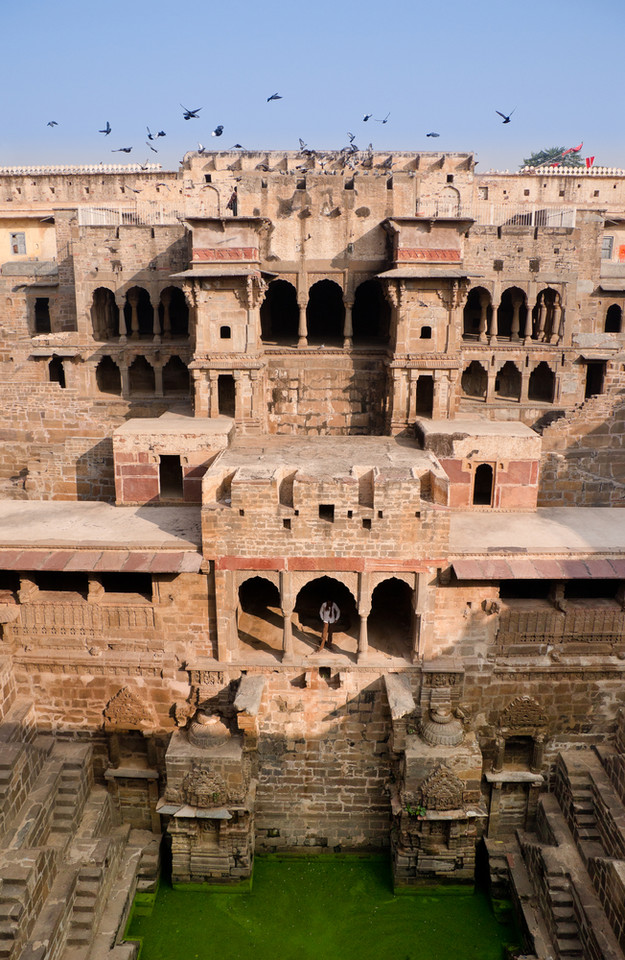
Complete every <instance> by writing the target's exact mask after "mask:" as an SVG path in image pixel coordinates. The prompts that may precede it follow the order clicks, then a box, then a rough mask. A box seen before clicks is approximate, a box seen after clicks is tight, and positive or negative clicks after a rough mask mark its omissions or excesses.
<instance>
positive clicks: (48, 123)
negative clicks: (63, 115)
mask: <svg viewBox="0 0 625 960" xmlns="http://www.w3.org/2000/svg"><path fill="white" fill-rule="evenodd" d="M46 127H58V123H57V122H56V120H48V122H47V123H46Z"/></svg>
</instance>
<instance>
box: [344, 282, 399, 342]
mask: <svg viewBox="0 0 625 960" xmlns="http://www.w3.org/2000/svg"><path fill="white" fill-rule="evenodd" d="M390 323H391V308H390V306H389V304H388V301H387V299H386V297H385V296H384V293H383V291H382V287H381V286H380V282H379V280H366V281H365V282H364V283H361V284H360V286H359V287H358V288H357V289H356V294H355V297H354V306H353V309H352V329H353V337H354V343H357V342H359V341H360V342H363V341H367V340H377V341H378V342H379V341H383V342H386V341H387V340H388V337H389V330H390Z"/></svg>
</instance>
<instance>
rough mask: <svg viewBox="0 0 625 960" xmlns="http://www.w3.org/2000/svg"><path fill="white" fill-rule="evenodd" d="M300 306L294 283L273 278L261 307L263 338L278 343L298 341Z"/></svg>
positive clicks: (261, 334)
mask: <svg viewBox="0 0 625 960" xmlns="http://www.w3.org/2000/svg"><path fill="white" fill-rule="evenodd" d="M298 328H299V306H298V304H297V293H296V290H295V287H294V286H293V284H292V283H288V282H287V281H286V280H273V281H272V282H271V283H270V284H269V287H268V289H267V294H266V296H265V299H264V300H263V303H262V306H261V308H260V331H261V333H260V336H261V339H262V340H268V341H275V342H278V343H292V344H295V343H297V339H298V333H297V331H298Z"/></svg>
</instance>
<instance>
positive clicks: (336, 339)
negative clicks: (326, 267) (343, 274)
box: [306, 280, 345, 345]
mask: <svg viewBox="0 0 625 960" xmlns="http://www.w3.org/2000/svg"><path fill="white" fill-rule="evenodd" d="M344 322H345V305H344V303H343V291H342V290H341V288H340V286H339V285H338V283H336V281H334V280H318V281H317V283H314V284H313V285H312V287H311V288H310V291H309V294H308V305H307V307H306V324H307V329H308V341H309V342H310V343H323V344H326V345H328V344H337V345H338V344H342V343H343V326H344Z"/></svg>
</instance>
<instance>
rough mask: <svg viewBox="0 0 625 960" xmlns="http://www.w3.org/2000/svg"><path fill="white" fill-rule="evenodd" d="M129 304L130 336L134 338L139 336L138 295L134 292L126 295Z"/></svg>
mask: <svg viewBox="0 0 625 960" xmlns="http://www.w3.org/2000/svg"><path fill="white" fill-rule="evenodd" d="M128 303H129V304H130V338H131V340H136V339H137V338H138V336H139V310H138V307H139V297H138V295H137V294H136V293H133V294H129V295H128Z"/></svg>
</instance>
